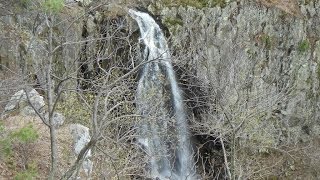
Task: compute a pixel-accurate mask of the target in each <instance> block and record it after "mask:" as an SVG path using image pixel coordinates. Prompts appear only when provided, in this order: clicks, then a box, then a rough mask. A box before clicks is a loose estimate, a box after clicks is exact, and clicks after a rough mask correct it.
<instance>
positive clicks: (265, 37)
mask: <svg viewBox="0 0 320 180" xmlns="http://www.w3.org/2000/svg"><path fill="white" fill-rule="evenodd" d="M261 40H262V42H263V43H264V46H265V48H267V49H268V50H270V49H271V47H272V42H271V37H270V36H269V35H267V34H263V35H262V36H261Z"/></svg>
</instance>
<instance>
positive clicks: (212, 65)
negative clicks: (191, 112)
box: [161, 1, 320, 145]
mask: <svg viewBox="0 0 320 180" xmlns="http://www.w3.org/2000/svg"><path fill="white" fill-rule="evenodd" d="M301 12H302V14H303V16H304V17H305V18H299V17H297V16H292V15H290V14H285V12H283V11H281V10H279V9H276V8H268V7H264V6H262V5H261V4H259V3H257V2H255V1H238V2H231V3H229V4H228V5H227V6H226V7H225V8H220V7H215V8H202V9H197V8H193V7H187V8H184V7H172V8H164V9H163V10H162V11H161V15H162V17H163V18H164V19H166V18H171V19H172V18H177V19H178V20H179V24H170V23H169V24H167V25H168V27H169V29H170V31H171V33H172V37H171V44H172V46H171V47H172V49H173V51H174V52H175V56H174V57H173V60H174V61H175V62H176V64H179V65H180V66H184V67H192V68H193V70H194V72H196V73H195V76H196V77H197V78H198V79H199V80H200V81H202V83H203V84H205V85H204V87H207V88H208V93H209V95H210V96H211V97H214V98H213V99H212V103H213V102H214V103H217V102H218V103H219V106H218V107H222V108H221V109H223V110H225V111H227V112H228V113H229V112H234V113H235V112H238V113H236V114H234V115H232V117H233V118H232V119H233V122H232V123H233V124H239V123H240V122H241V121H243V119H245V125H244V126H242V128H243V129H242V131H239V133H240V135H239V136H240V137H246V138H249V139H250V140H252V141H255V142H260V143H262V144H264V145H276V144H278V143H284V142H288V141H289V140H288V139H286V138H285V137H293V136H294V137H297V139H301V138H307V137H309V136H308V135H307V136H305V135H302V133H305V131H303V130H301V129H302V128H303V127H313V126H314V125H319V123H320V120H319V119H320V113H319V112H320V109H319V107H320V106H319V90H320V89H319V82H320V81H319V78H320V76H319V69H320V68H319V67H320V65H319V62H320V53H319V40H320V18H319V17H320V13H319V12H320V2H319V1H309V3H306V4H301ZM181 59H182V60H183V61H180V60H181ZM218 109H219V108H218ZM223 110H220V111H221V112H218V113H217V112H215V113H217V114H220V113H222V114H223V113H225V112H222V111H223ZM218 116H220V115H218ZM211 119H212V118H211ZM211 119H205V120H204V122H205V123H206V124H214V123H215V122H217V119H219V117H217V119H215V118H213V119H212V120H213V122H210V121H211ZM291 128H292V130H290V129H291ZM261 129H264V131H263V132H262V131H261ZM297 129H300V130H299V131H297ZM310 129H312V128H310ZM288 133H289V134H288ZM284 140H285V141H284Z"/></svg>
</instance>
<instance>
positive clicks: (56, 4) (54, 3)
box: [44, 0, 64, 13]
mask: <svg viewBox="0 0 320 180" xmlns="http://www.w3.org/2000/svg"><path fill="white" fill-rule="evenodd" d="M63 6H64V0H46V1H45V3H44V8H45V10H46V11H50V12H55V13H57V12H59V11H61V10H62V8H63Z"/></svg>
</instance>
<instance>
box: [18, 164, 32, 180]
mask: <svg viewBox="0 0 320 180" xmlns="http://www.w3.org/2000/svg"><path fill="white" fill-rule="evenodd" d="M37 175H38V172H37V165H36V164H35V163H31V164H29V166H28V169H27V170H25V171H22V172H18V174H17V175H16V176H15V177H14V179H15V180H33V179H35V177H36V176H37Z"/></svg>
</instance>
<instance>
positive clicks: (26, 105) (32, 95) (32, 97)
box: [4, 89, 45, 115]
mask: <svg viewBox="0 0 320 180" xmlns="http://www.w3.org/2000/svg"><path fill="white" fill-rule="evenodd" d="M27 95H28V96H27ZM28 97H29V101H28ZM30 104H32V106H33V107H34V108H35V109H37V110H38V111H39V112H42V111H43V107H44V106H45V102H44V98H43V97H42V96H41V95H40V94H39V93H38V92H37V91H36V90H35V89H32V90H31V91H29V92H28V94H26V93H25V91H24V90H20V91H18V92H16V93H15V94H14V95H13V96H12V97H11V98H10V100H9V102H8V104H7V105H6V106H5V108H4V109H5V112H10V111H13V110H16V109H18V110H20V113H21V114H22V115H37V114H36V112H35V111H34V109H33V108H32V106H30Z"/></svg>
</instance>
